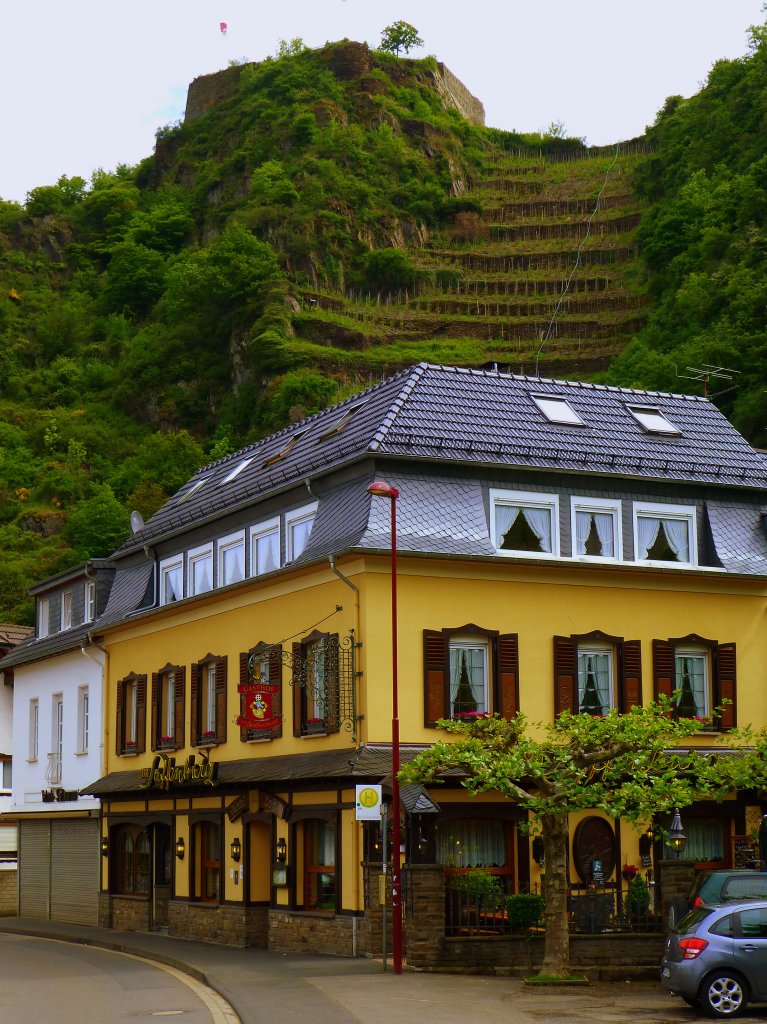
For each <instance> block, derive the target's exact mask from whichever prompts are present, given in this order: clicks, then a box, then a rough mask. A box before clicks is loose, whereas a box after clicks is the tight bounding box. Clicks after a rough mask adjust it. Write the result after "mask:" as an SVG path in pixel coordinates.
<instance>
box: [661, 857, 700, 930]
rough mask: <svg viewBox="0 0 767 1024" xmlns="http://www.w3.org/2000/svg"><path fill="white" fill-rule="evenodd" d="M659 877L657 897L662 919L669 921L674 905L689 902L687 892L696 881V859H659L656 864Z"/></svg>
mask: <svg viewBox="0 0 767 1024" xmlns="http://www.w3.org/2000/svg"><path fill="white" fill-rule="evenodd" d="M655 876H656V879H657V888H656V899H657V901H658V913H659V914H660V915H661V920H663V921H668V916H669V910H670V909H671V907H672V906H673V905H676V906H681V904H682V902H684V903H686V902H687V893H688V892H689V891H690V889H691V888H692V883H693V882H694V881H695V861H692V860H658V861H656V865H655Z"/></svg>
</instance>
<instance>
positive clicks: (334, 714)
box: [322, 633, 341, 732]
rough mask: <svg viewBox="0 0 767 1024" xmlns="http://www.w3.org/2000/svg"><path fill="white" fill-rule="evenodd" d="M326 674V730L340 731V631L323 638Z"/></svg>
mask: <svg viewBox="0 0 767 1024" xmlns="http://www.w3.org/2000/svg"><path fill="white" fill-rule="evenodd" d="M322 648H323V651H324V652H325V653H324V658H323V670H324V674H325V679H324V686H325V731H326V732H338V730H339V729H340V728H341V691H340V682H341V680H340V671H339V664H338V633H329V634H328V635H327V636H326V637H325V638H324V639H323V640H322Z"/></svg>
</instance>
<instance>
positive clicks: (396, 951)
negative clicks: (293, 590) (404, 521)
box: [368, 480, 402, 974]
mask: <svg viewBox="0 0 767 1024" xmlns="http://www.w3.org/2000/svg"><path fill="white" fill-rule="evenodd" d="M368 494H371V495H374V496H376V497H378V498H388V499H389V501H390V502H391V648H392V650H391V654H392V679H391V700H392V712H391V716H392V717H391V744H392V747H391V761H392V786H391V789H392V800H391V813H392V856H391V915H392V939H393V941H392V963H393V966H394V973H395V974H402V892H401V879H400V864H401V861H400V823H399V817H400V799H399V703H398V696H397V498H399V491H398V490H397V488H396V487H392V485H391V484H387V483H386V482H385V481H384V480H376V481H374V482H373V483H372V484H371V485H370V486H369V487H368Z"/></svg>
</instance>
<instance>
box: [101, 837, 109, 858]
mask: <svg viewBox="0 0 767 1024" xmlns="http://www.w3.org/2000/svg"><path fill="white" fill-rule="evenodd" d="M100 849H101V856H102V857H108V856H109V839H108V838H107V836H104V837H103V838H102V840H101V843H100Z"/></svg>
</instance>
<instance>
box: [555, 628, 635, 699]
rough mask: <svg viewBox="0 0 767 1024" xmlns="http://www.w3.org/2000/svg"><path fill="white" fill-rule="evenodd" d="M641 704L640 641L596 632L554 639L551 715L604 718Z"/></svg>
mask: <svg viewBox="0 0 767 1024" xmlns="http://www.w3.org/2000/svg"><path fill="white" fill-rule="evenodd" d="M641 703H642V656H641V644H640V642H639V640H624V639H623V637H619V636H610V635H608V634H607V633H602V632H601V631H600V630H595V631H594V632H592V633H584V634H578V635H576V634H574V635H572V636H555V637H554V713H555V714H557V715H558V714H560V713H561V712H562V711H572V712H574V713H578V712H580V713H582V714H589V715H595V716H599V715H606V714H607V713H608V712H609V711H611V710H612V709H616V710H618V711H621V712H626V711H628V710H629V708H631V707H632V706H634V705H638V704H641Z"/></svg>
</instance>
